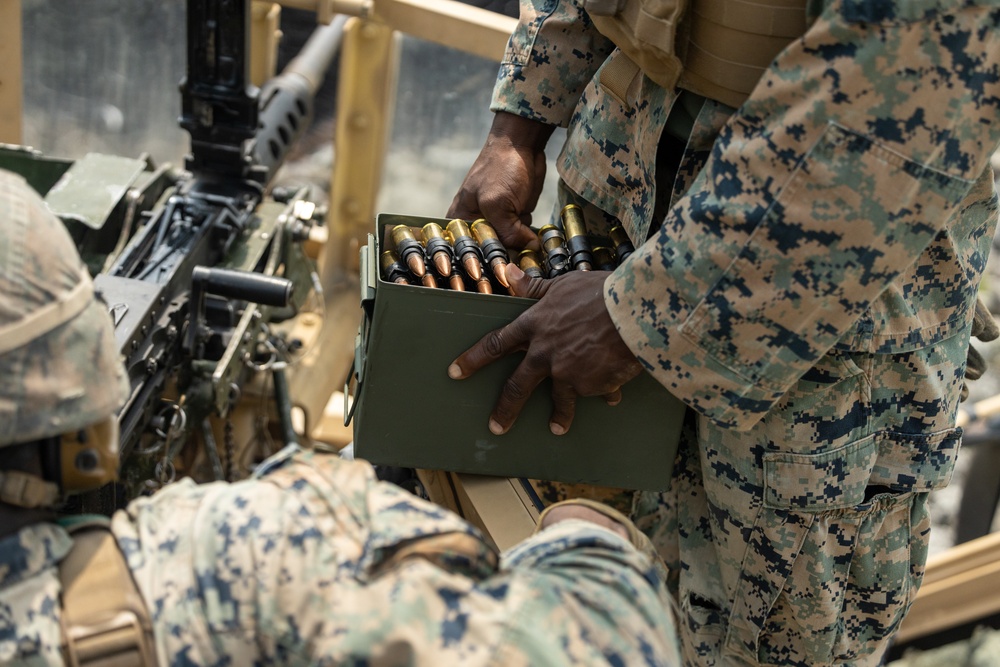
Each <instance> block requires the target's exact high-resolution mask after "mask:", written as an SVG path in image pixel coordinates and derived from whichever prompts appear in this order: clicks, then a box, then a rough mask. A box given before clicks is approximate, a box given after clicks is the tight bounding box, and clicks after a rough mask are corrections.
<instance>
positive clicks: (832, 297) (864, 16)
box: [605, 0, 1000, 429]
mask: <svg viewBox="0 0 1000 667" xmlns="http://www.w3.org/2000/svg"><path fill="white" fill-rule="evenodd" d="M961 4H962V3H958V2H955V3H950V2H941V3H935V4H934V6H933V7H931V6H929V5H928V6H923V5H921V6H916V5H912V4H910V3H902V2H899V3H861V2H855V1H854V0H843V2H841V1H840V0H834V1H833V2H829V3H827V5H826V7H825V9H824V13H823V15H822V16H821V17H820V18H819V19H818V20H817V21H816V22H815V23H814V24H813V26H812V27H811V28H810V29H809V31H808V32H807V34H806V35H805V36H804V37H803V38H802V39H801V40H798V41H796V42H794V43H792V44H791V45H790V46H789V47H788V48H787V49H786V50H785V51H784V52H782V54H780V55H779V56H778V58H777V59H776V60H775V62H774V63H772V65H771V67H770V69H769V70H768V71H767V72H766V73H765V75H764V77H763V78H762V79H761V81H760V83H759V84H758V86H757V88H756V89H755V91H754V92H753V94H752V95H751V97H750V99H749V100H748V101H747V102H746V103H745V104H744V105H743V106H742V107H741V108H740V109H739V110H738V111H737V112H736V113H735V114H734V115H733V116H732V118H731V119H730V121H729V122H728V124H727V125H726V126H725V127H724V128H723V130H722V133H721V134H720V136H719V139H718V140H717V141H716V143H715V145H714V147H713V150H712V153H711V155H710V157H709V159H708V161H707V163H706V165H705V167H704V168H703V169H702V171H701V172H700V174H699V175H698V177H697V178H696V180H695V181H694V183H693V184H692V186H691V188H690V189H689V190H688V192H687V193H686V195H685V196H684V197H683V198H681V199H680V200H679V201H678V202H677V203H676V204H675V206H674V207H673V208H672V209H671V210H670V212H669V213H668V215H667V216H666V218H665V220H664V223H663V225H662V227H661V229H660V231H659V233H658V234H657V235H655V236H654V238H652V239H651V240H650V241H648V242H647V243H646V244H644V245H643V246H641V247H640V248H639V249H638V250H637V252H636V253H635V254H634V256H633V257H631V258H630V260H629V261H628V262H627V263H625V264H624V265H622V266H621V267H619V269H618V270H617V271H616V272H615V273H614V274H612V275H611V276H610V277H609V279H608V281H607V282H606V284H605V297H606V298H605V302H606V304H607V307H608V310H609V312H610V314H611V316H612V318H613V319H614V321H615V323H616V325H617V326H618V328H619V331H620V333H621V335H622V338H623V339H624V340H625V342H626V343H627V344H628V345H629V347H630V348H631V349H632V351H633V352H634V353H635V354H636V356H637V357H638V358H639V360H640V361H641V362H642V363H643V364H644V366H645V367H646V369H647V370H648V371H649V372H650V373H652V374H653V375H654V376H655V377H656V378H657V379H658V380H659V381H660V382H661V383H662V384H664V385H665V386H666V387H667V388H669V389H671V390H672V392H673V393H674V394H676V395H677V396H678V397H679V398H681V399H682V400H684V401H685V402H686V403H688V404H689V405H690V406H692V407H693V408H695V409H696V410H698V411H699V412H700V413H702V414H703V415H706V416H707V417H709V418H711V419H713V420H715V421H716V422H718V423H720V424H723V425H726V426H730V427H734V428H738V429H742V428H749V427H751V426H753V424H755V423H756V422H757V421H758V420H759V419H760V417H761V416H762V415H763V414H764V413H765V412H767V411H768V409H769V408H770V407H771V406H772V405H774V403H775V402H776V401H778V400H780V399H781V397H782V396H783V394H784V393H785V392H786V391H787V390H788V388H789V387H790V386H791V385H792V384H793V383H794V382H796V381H797V380H798V379H799V378H800V377H801V376H802V375H803V374H804V373H805V372H806V371H808V370H809V369H810V368H811V367H812V366H813V365H814V363H815V362H816V361H817V360H818V359H819V358H820V357H821V356H822V355H823V354H824V353H825V352H826V351H828V350H829V349H830V348H831V347H832V346H833V345H834V344H836V343H837V342H838V341H840V340H841V339H842V337H844V336H845V334H847V333H848V332H849V331H851V330H852V328H853V327H855V324H856V323H857V322H858V321H859V318H860V317H861V316H862V314H863V313H865V311H866V309H867V308H868V307H869V305H870V304H871V303H872V302H873V300H875V299H876V298H878V297H879V295H880V294H881V293H882V292H883V291H884V290H886V288H887V287H888V286H889V285H890V284H892V283H893V281H894V280H895V279H896V278H897V277H898V276H899V275H900V273H901V272H903V271H905V270H907V269H908V268H909V267H911V265H913V264H914V262H915V261H916V259H917V258H918V257H919V256H920V255H921V253H923V252H924V250H925V248H927V247H928V245H929V244H930V243H931V241H932V240H933V239H934V238H935V237H936V236H937V235H938V234H942V233H947V229H948V228H949V227H950V225H951V224H952V222H953V220H954V218H952V216H957V215H959V214H960V212H959V210H958V209H959V208H960V207H959V206H958V204H959V202H960V201H961V200H962V198H963V196H965V194H966V193H967V192H969V190H970V189H971V188H972V185H973V183H974V181H975V179H976V178H977V177H978V176H979V175H980V174H981V173H982V170H983V169H984V168H985V166H986V164H987V162H988V157H989V155H990V154H991V153H992V151H993V150H994V149H995V147H996V145H997V142H998V140H1000V132H998V129H1000V127H998V124H997V122H996V119H997V118H998V117H1000V115H998V109H997V107H998V100H1000V83H998V82H1000V77H998V68H997V63H998V62H1000V42H998V41H997V40H996V39H995V34H996V28H997V26H996V22H997V18H996V14H995V12H994V13H991V12H990V11H989V10H988V8H984V7H977V6H969V5H965V6H963V7H961V8H957V7H958V6H959V5H961ZM952 5H954V6H952ZM935 259H936V261H942V262H954V261H957V260H956V258H954V257H950V258H949V257H940V258H935ZM932 274H933V268H931V269H930V273H929V274H928V276H926V281H925V283H924V287H923V289H930V288H936V287H940V286H935V285H933V283H934V280H933V275H932ZM945 287H946V286H945ZM911 296H914V297H919V295H911ZM935 316H938V314H936V313H930V314H929V318H930V319H932V318H933V317H935ZM895 333H898V334H900V335H904V336H905V333H906V332H895Z"/></svg>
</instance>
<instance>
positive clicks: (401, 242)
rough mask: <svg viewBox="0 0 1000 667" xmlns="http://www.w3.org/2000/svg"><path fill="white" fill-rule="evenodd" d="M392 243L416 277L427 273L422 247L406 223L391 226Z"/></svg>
mask: <svg viewBox="0 0 1000 667" xmlns="http://www.w3.org/2000/svg"><path fill="white" fill-rule="evenodd" d="M392 244H393V245H394V246H396V254H397V255H399V257H401V258H402V259H403V261H404V262H405V263H406V266H408V267H409V268H410V272H411V273H412V274H413V275H415V276H416V277H417V278H420V279H423V277H424V276H425V275H426V274H427V265H426V264H425V263H424V247H423V246H422V245H420V241H418V240H417V237H416V236H414V234H413V230H412V229H410V228H409V227H408V226H406V225H396V226H395V227H393V228H392Z"/></svg>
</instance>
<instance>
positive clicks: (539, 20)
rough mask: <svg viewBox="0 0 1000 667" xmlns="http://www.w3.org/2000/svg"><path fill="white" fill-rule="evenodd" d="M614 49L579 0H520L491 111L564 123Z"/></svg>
mask: <svg viewBox="0 0 1000 667" xmlns="http://www.w3.org/2000/svg"><path fill="white" fill-rule="evenodd" d="M613 49H614V45H613V44H612V43H611V41H610V40H608V39H607V38H606V37H604V36H603V35H601V34H600V33H599V32H598V31H597V29H596V28H595V27H594V25H593V23H591V21H590V18H589V17H588V16H587V13H586V12H585V11H584V9H583V7H582V6H581V5H580V2H579V0H521V16H520V20H519V21H518V24H517V28H516V29H515V30H514V33H513V34H512V35H511V37H510V41H509V42H508V43H507V50H506V52H505V53H504V58H503V62H501V64H500V71H499V73H498V74H497V83H496V87H495V88H494V90H493V101H492V103H491V105H490V109H491V110H492V111H506V112H509V113H512V114H516V115H518V116H523V117H525V118H530V119H532V120H537V121H540V122H543V123H547V124H549V125H559V126H562V127H565V126H566V125H567V124H568V123H569V119H570V117H571V116H572V115H573V109H574V107H575V106H576V103H577V101H578V100H579V98H580V94H581V93H582V92H583V89H584V87H585V86H586V85H587V83H588V82H589V81H590V79H591V78H593V76H594V74H595V73H596V72H597V70H598V68H599V67H600V66H601V63H603V62H604V60H605V58H607V57H608V55H609V54H610V53H611V51H612V50H613Z"/></svg>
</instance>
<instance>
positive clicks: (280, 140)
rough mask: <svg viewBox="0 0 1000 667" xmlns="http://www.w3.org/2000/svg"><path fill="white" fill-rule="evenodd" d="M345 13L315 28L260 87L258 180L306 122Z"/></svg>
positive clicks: (270, 170) (340, 33) (271, 173)
mask: <svg viewBox="0 0 1000 667" xmlns="http://www.w3.org/2000/svg"><path fill="white" fill-rule="evenodd" d="M345 20H346V17H343V16H338V17H337V19H335V20H334V21H332V22H331V23H330V24H329V25H325V26H320V27H318V28H316V29H315V30H314V31H313V33H312V36H310V37H309V39H308V41H307V42H306V44H305V46H303V47H302V50H301V51H299V54H298V55H297V56H296V57H295V58H294V59H292V61H291V62H290V63H288V65H287V66H286V67H285V69H284V70H283V71H282V72H281V74H279V75H278V76H276V77H274V78H273V79H271V80H270V81H268V82H267V83H266V84H264V87H263V89H262V90H261V108H260V130H259V131H258V132H257V139H256V145H255V148H254V163H255V164H256V165H257V166H258V168H262V169H263V172H262V173H261V174H260V175H259V177H260V180H261V182H262V183H267V182H268V181H270V180H271V178H272V177H273V176H274V173H275V172H276V171H277V170H278V167H280V166H281V164H282V163H283V162H284V161H285V156H286V155H288V151H289V150H290V149H291V147H292V145H293V144H295V142H296V141H298V139H299V137H300V136H301V134H302V133H303V132H304V131H305V129H306V127H307V126H308V125H309V121H310V119H311V118H312V113H313V99H314V98H315V95H316V91H317V90H318V89H319V86H320V84H321V83H322V82H323V77H324V76H325V75H326V71H327V70H328V69H329V68H330V64H331V63H332V62H333V58H334V56H335V55H336V54H337V51H338V50H339V49H340V42H341V39H342V37H343V32H344V21H345Z"/></svg>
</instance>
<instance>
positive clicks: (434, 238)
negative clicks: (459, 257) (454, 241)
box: [420, 222, 453, 278]
mask: <svg viewBox="0 0 1000 667" xmlns="http://www.w3.org/2000/svg"><path fill="white" fill-rule="evenodd" d="M420 233H421V235H422V236H423V239H424V252H425V254H426V256H427V261H429V262H431V263H432V264H433V265H434V268H435V269H436V270H437V272H438V275H439V276H441V277H443V278H448V277H449V276H451V261H452V259H453V255H452V251H451V244H450V243H448V239H446V238H445V236H444V230H443V229H442V228H441V225H439V224H438V223H436V222H428V223H427V224H426V225H424V227H423V229H421V230H420Z"/></svg>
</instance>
